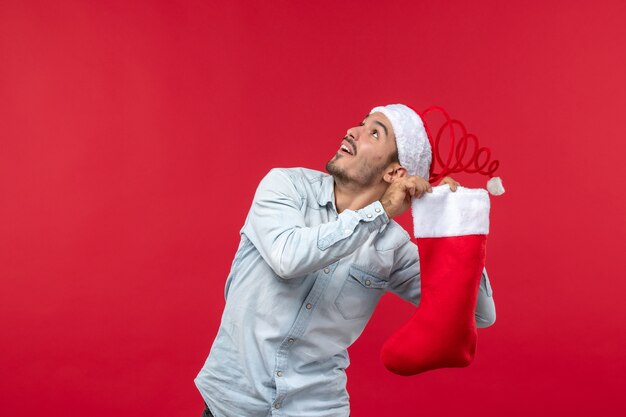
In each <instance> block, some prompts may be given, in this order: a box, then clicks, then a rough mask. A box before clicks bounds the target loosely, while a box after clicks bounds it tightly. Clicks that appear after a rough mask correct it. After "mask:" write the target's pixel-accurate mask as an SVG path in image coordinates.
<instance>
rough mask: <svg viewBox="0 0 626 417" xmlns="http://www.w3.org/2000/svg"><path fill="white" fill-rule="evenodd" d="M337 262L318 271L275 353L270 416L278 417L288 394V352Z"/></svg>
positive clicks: (302, 328) (301, 331)
mask: <svg viewBox="0 0 626 417" xmlns="http://www.w3.org/2000/svg"><path fill="white" fill-rule="evenodd" d="M338 263H339V261H337V262H335V263H333V264H331V265H328V266H327V267H325V268H323V269H322V270H321V271H319V273H318V276H317V279H316V280H315V284H313V288H311V290H310V291H309V294H308V295H307V297H306V298H305V299H304V302H303V303H302V306H301V307H300V311H299V312H298V316H297V317H296V320H295V322H294V324H293V326H292V327H291V329H290V330H289V333H288V334H287V337H285V339H284V340H283V343H282V344H281V345H280V347H279V348H278V351H277V352H276V368H275V372H274V382H275V386H276V395H275V397H274V401H273V403H272V404H273V406H272V416H276V417H278V416H280V415H281V412H280V409H281V407H282V405H283V401H284V399H285V397H286V396H287V395H289V392H288V391H287V388H286V387H287V383H286V381H285V379H286V378H288V377H289V375H288V374H287V373H286V371H285V370H286V369H287V368H288V366H287V364H288V359H289V352H290V351H291V348H292V346H293V345H294V344H295V343H296V342H297V340H298V339H300V338H301V337H303V335H304V333H305V331H306V328H307V326H308V324H309V321H310V320H311V316H312V314H313V312H314V310H315V306H316V304H317V303H318V302H319V300H320V299H321V297H322V294H323V293H324V291H325V290H326V287H327V286H328V283H329V282H330V280H331V277H332V275H333V272H334V271H335V269H336V267H337V264H338Z"/></svg>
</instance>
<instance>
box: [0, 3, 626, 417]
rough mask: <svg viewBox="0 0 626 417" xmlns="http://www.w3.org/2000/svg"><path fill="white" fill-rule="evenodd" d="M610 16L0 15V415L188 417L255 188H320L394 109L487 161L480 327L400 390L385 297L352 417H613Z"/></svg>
mask: <svg viewBox="0 0 626 417" xmlns="http://www.w3.org/2000/svg"><path fill="white" fill-rule="evenodd" d="M563 4H566V5H567V6H566V7H564V6H562V5H563ZM625 20H626V5H625V3H624V2H622V1H596V2H588V1H570V2H567V3H564V2H560V1H559V2H557V1H542V2H526V1H524V2H521V1H514V2H502V1H481V2H466V1H456V2H451V1H447V2H445V1H441V2H436V1H390V2H384V3H383V2H374V1H361V2H355V1H351V2H331V1H315V2H306V3H305V2H294V1H273V2H261V1H259V2H244V1H238V2H234V1H224V2H219V3H217V2H207V1H186V2H165V1H162V2H158V1H151V2H150V1H132V2H130V1H103V2H97V1H56V2H49V1H41V2H37V1H19V0H11V1H7V0H3V1H2V2H1V3H0V135H1V136H0V276H1V279H2V288H1V292H0V317H1V319H0V322H1V324H0V326H1V327H0V334H2V343H0V370H1V373H2V378H0V393H1V394H0V396H1V404H0V409H1V410H2V411H1V413H2V415H5V416H34V415H42V414H45V415H49V416H77V415H90V416H94V417H96V416H137V415H150V416H167V417H171V416H181V417H182V416H199V415H200V413H201V410H202V407H203V406H202V399H201V397H200V395H199V393H198V392H197V391H196V388H195V386H194V384H193V378H194V377H195V376H196V374H197V373H198V371H199V369H200V367H201V366H202V364H203V363H204V360H205V358H206V355H207V353H208V351H209V348H210V345H211V343H212V341H213V338H214V336H215V334H216V331H217V326H218V324H219V320H220V316H221V311H222V308H223V305H224V299H223V287H224V281H225V279H226V276H227V273H228V271H229V268H230V263H231V260H232V256H233V255H234V252H235V249H236V246H237V243H238V238H239V237H238V231H239V229H240V227H241V226H242V224H243V220H244V218H245V215H246V213H247V210H248V208H249V206H250V202H251V199H252V196H253V193H254V190H255V188H256V185H257V184H258V182H259V180H260V179H261V178H262V176H263V175H264V174H265V173H266V172H267V171H269V169H270V168H272V167H277V166H282V167H286V166H306V167H310V168H316V169H320V170H323V167H324V165H325V163H326V161H327V160H328V159H329V158H330V157H331V156H332V155H333V154H334V152H335V151H336V149H337V148H338V146H339V142H340V138H341V137H342V136H343V135H344V133H345V130H346V129H347V128H349V127H351V126H353V125H355V124H356V123H358V122H360V120H361V118H362V117H363V116H364V115H365V114H366V113H367V112H368V111H369V109H370V108H372V107H373V106H375V105H378V104H387V103H393V102H402V103H406V104H409V105H411V106H413V107H414V108H416V109H418V110H422V109H424V108H426V107H427V106H429V105H433V104H438V105H442V106H444V107H445V108H446V109H448V111H449V112H450V113H451V115H452V116H453V117H457V118H459V119H461V120H462V121H463V122H464V123H465V125H466V126H467V127H468V129H469V130H470V131H471V132H473V133H475V134H476V135H477V136H478V137H479V139H480V140H481V143H482V144H483V145H485V146H489V147H491V149H492V151H493V154H494V156H495V158H497V159H499V160H500V161H501V168H500V169H499V171H498V173H499V174H500V175H501V176H502V178H503V180H504V185H505V187H506V189H507V192H506V194H505V195H504V196H502V197H498V198H493V199H492V213H491V222H492V225H491V234H490V236H489V241H488V256H487V268H488V271H489V273H490V277H491V281H492V284H493V290H494V297H495V300H496V307H497V321H496V323H495V325H494V326H492V327H490V328H487V329H482V330H479V341H478V349H477V356H476V359H475V361H474V363H473V364H472V365H471V366H469V367H467V368H463V369H442V370H438V371H434V372H428V373H425V374H422V375H419V376H415V377H410V378H405V377H399V376H396V375H393V374H391V373H389V372H387V371H386V370H385V369H384V368H383V366H382V365H381V363H380V362H379V359H378V352H379V349H380V346H381V345H382V343H383V341H384V340H385V338H386V337H387V336H388V335H389V334H391V332H392V331H393V330H395V329H397V328H398V327H399V326H400V325H401V324H402V323H403V322H404V321H405V320H406V319H408V317H410V315H411V313H412V309H411V307H410V306H409V305H408V304H406V303H403V302H402V301H400V300H399V299H398V298H396V297H393V296H388V297H385V298H384V299H383V301H382V303H381V304H380V306H379V308H378V309H377V311H376V313H375V315H374V318H373V319H372V321H371V322H370V325H369V327H368V328H367V329H366V331H365V332H364V334H363V336H362V337H361V339H359V340H358V341H357V343H356V344H355V345H353V347H352V348H351V349H350V353H351V358H352V365H351V367H350V368H349V370H348V371H349V380H350V382H349V390H350V393H351V402H352V415H353V416H355V417H368V416H428V415H437V416H458V415H464V416H481V417H488V416H509V417H512V416H548V415H568V416H588V415H603V416H618V415H620V416H621V415H625V414H624V413H626V407H625V406H624V398H623V387H624V384H623V381H624V372H625V371H626V358H625V355H624V352H625V351H626V349H625V347H626V343H625V342H626V326H624V322H625V321H626V307H625V304H626V303H625V302H624V294H625V290H626V283H625V281H626V280H625V279H624V277H625V275H626V274H625V272H626V271H625V268H624V266H623V251H624V237H625V228H626V227H625V226H626V224H625V221H624V217H625V216H624V213H625V211H626V210H625V209H626V207H625V206H626V201H625V198H624V193H623V187H624V183H623V181H624V174H625V172H624V164H623V155H624V154H625V151H626V146H625V145H624V137H625V136H626V135H625V134H626V127H625V124H624V121H623V120H624V117H623V112H624V109H625V108H626V107H625V105H626V77H625V76H624V74H626V54H625V53H624V45H625V44H626V42H625V41H626V29H625V26H624V24H623V23H624V21H625ZM457 179H459V180H460V181H461V182H462V183H463V184H464V185H466V186H472V187H477V186H483V185H484V181H485V179H486V178H484V177H476V176H474V177H464V176H462V175H461V176H457ZM402 224H403V225H405V226H406V227H407V228H410V217H407V216H406V215H405V216H404V217H403V218H402Z"/></svg>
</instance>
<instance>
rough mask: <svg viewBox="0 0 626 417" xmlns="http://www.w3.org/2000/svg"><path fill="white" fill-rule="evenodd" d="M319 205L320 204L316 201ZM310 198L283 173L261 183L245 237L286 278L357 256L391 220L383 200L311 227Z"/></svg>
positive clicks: (274, 173) (272, 174) (273, 173)
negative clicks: (308, 218)
mask: <svg viewBox="0 0 626 417" xmlns="http://www.w3.org/2000/svg"><path fill="white" fill-rule="evenodd" d="M316 204H317V202H316ZM305 206H306V195H304V193H303V192H302V193H301V192H300V191H299V190H298V187H297V185H296V183H295V180H294V179H292V177H291V176H290V175H289V174H288V173H287V172H285V170H283V169H278V168H275V169H272V170H271V171H270V172H269V173H268V174H267V175H266V176H265V177H264V178H263V180H261V182H260V184H259V186H258V188H257V191H256V193H255V196H254V200H253V202H252V207H251V208H250V212H249V213H248V217H247V218H246V222H245V224H244V226H243V228H242V233H244V234H245V235H246V237H247V238H248V239H249V240H250V241H251V242H252V243H253V244H254V246H255V247H256V248H257V250H258V251H259V253H260V254H261V256H262V257H263V259H264V260H265V262H267V264H268V265H269V266H270V267H271V268H272V269H273V270H274V272H275V273H276V274H277V275H278V276H280V277H281V278H285V279H289V278H293V277H298V276H302V275H306V274H308V273H311V272H313V271H315V270H318V269H321V268H323V267H325V266H327V265H329V264H331V263H333V262H335V261H337V260H339V259H341V258H343V257H345V256H347V255H349V254H351V253H352V252H354V251H355V250H356V249H357V248H358V247H359V246H360V245H362V244H363V243H364V242H365V241H366V240H367V238H368V237H369V236H370V235H371V234H372V233H373V232H377V231H378V230H379V229H380V228H381V226H382V225H383V224H386V223H388V222H389V217H388V216H387V214H386V213H385V210H384V209H383V207H382V205H381V204H380V202H379V201H376V202H374V203H372V204H370V205H368V206H366V207H364V208H362V209H360V210H356V211H355V210H344V211H342V212H341V213H340V214H339V215H338V217H337V219H336V220H334V221H330V222H327V223H322V224H319V225H316V226H308V225H307V222H306V219H305V215H304V212H303V210H304V208H305Z"/></svg>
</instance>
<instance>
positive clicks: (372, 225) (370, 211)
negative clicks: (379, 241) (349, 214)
mask: <svg viewBox="0 0 626 417" xmlns="http://www.w3.org/2000/svg"><path fill="white" fill-rule="evenodd" d="M356 213H357V215H358V216H359V220H360V221H363V222H366V223H369V224H368V227H369V229H370V231H373V230H374V229H378V228H379V227H380V226H382V225H384V224H387V223H389V216H387V212H386V211H385V209H384V208H383V205H382V204H381V203H380V201H378V200H376V201H374V202H373V203H371V204H369V205H367V206H365V207H363V208H362V209H359V210H357V211H356Z"/></svg>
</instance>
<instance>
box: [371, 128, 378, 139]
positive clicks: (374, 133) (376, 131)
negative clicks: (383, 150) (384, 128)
mask: <svg viewBox="0 0 626 417" xmlns="http://www.w3.org/2000/svg"><path fill="white" fill-rule="evenodd" d="M372 135H373V136H374V137H375V138H376V139H378V130H372Z"/></svg>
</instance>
